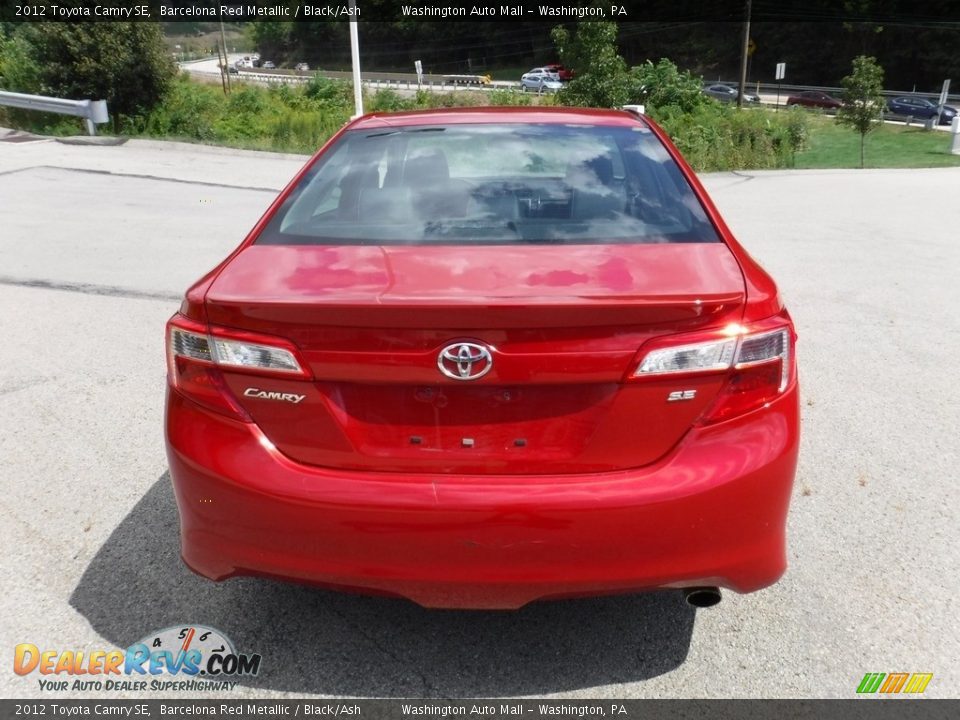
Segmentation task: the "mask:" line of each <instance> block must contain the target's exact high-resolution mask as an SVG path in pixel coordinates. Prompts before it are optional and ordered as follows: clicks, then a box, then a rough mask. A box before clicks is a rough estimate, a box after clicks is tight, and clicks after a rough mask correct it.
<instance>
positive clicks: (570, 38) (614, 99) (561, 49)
mask: <svg viewBox="0 0 960 720" xmlns="http://www.w3.org/2000/svg"><path fill="white" fill-rule="evenodd" d="M550 36H551V38H552V39H553V42H554V45H556V46H557V52H558V54H559V55H560V61H561V62H562V63H563V64H564V65H566V66H567V67H568V68H570V69H571V70H573V72H574V77H573V80H571V81H570V82H569V83H568V84H567V86H566V87H565V88H563V90H561V91H560V93H559V100H560V102H561V103H563V104H564V105H580V106H586V107H608V108H612V107H620V106H621V105H624V104H626V103H628V102H630V101H631V99H633V98H634V97H635V95H636V94H637V91H638V88H637V87H636V79H635V77H634V76H633V75H632V74H631V73H630V71H629V70H628V69H627V61H626V60H624V59H623V58H622V57H620V54H619V53H618V52H617V24H616V23H614V22H580V23H577V28H576V31H575V32H574V33H572V34H571V33H570V31H569V30H567V29H566V28H565V27H563V26H558V27H555V28H554V29H553V31H552V32H551V33H550Z"/></svg>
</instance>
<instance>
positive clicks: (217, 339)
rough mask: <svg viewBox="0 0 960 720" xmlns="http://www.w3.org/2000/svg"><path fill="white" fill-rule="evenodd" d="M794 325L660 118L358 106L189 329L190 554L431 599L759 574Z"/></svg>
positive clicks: (767, 565)
mask: <svg viewBox="0 0 960 720" xmlns="http://www.w3.org/2000/svg"><path fill="white" fill-rule="evenodd" d="M794 340H795V335H794V329H793V326H792V323H791V320H790V316H789V315H788V313H787V310H786V309H785V308H784V306H783V303H782V301H781V299H780V296H779V294H778V292H777V288H776V286H775V285H774V283H773V281H772V280H771V279H770V277H769V276H768V275H767V274H766V273H765V272H764V271H763V270H762V269H761V268H760V267H759V266H758V265H757V263H756V262H755V261H754V260H753V259H751V257H750V256H749V255H748V254H747V253H746V252H745V251H744V250H743V248H742V247H741V246H740V245H739V244H738V242H737V241H736V240H735V239H734V237H733V236H732V234H731V233H730V230H729V229H728V228H727V226H726V225H725V224H724V222H723V220H722V219H721V218H720V215H719V214H718V212H717V210H716V208H715V207H714V206H713V204H712V203H711V201H710V200H709V198H708V197H707V195H706V193H705V192H704V189H703V187H702V186H701V185H700V183H699V182H698V180H697V178H696V176H695V175H694V173H693V171H692V170H691V169H690V167H689V166H688V165H687V164H686V163H685V162H684V160H683V159H682V158H681V157H680V156H679V154H678V152H677V150H676V148H674V147H673V145H672V144H671V143H670V141H669V140H668V139H667V138H666V136H665V135H664V133H663V132H662V131H661V130H660V128H658V127H657V126H656V125H655V124H654V123H653V122H652V121H650V120H649V119H646V118H643V117H638V116H635V115H631V114H628V113H626V112H620V111H606V110H603V111H601V110H582V109H561V108H537V109H529V108H509V109H505V108H471V109H457V110H436V111H425V112H410V113H401V114H393V115H389V114H382V115H381V114H374V115H367V116H364V117H361V118H359V119H357V120H354V121H353V122H351V123H350V124H349V125H347V126H346V127H345V128H343V129H342V130H341V131H340V132H339V133H337V135H335V136H334V137H333V138H332V139H331V140H330V141H329V142H328V143H327V144H326V145H325V146H324V147H323V148H322V149H321V150H320V151H319V152H318V153H317V154H316V156H314V158H313V159H312V160H310V162H309V163H307V165H306V166H305V167H304V168H303V170H302V171H301V172H300V173H299V174H298V175H297V176H296V177H295V178H294V179H293V180H292V181H291V183H290V184H289V185H288V186H287V188H286V189H284V190H283V191H282V192H281V194H280V195H279V197H278V198H277V199H276V201H275V202H274V203H273V204H272V205H271V207H270V208H269V209H268V210H267V212H266V214H265V215H264V216H263V218H262V219H261V220H260V221H259V222H258V223H257V225H256V226H255V227H254V228H253V229H252V230H251V232H250V233H249V235H248V236H247V237H246V238H245V239H244V240H243V242H242V243H241V244H240V246H239V247H238V248H237V249H236V250H235V251H234V252H233V253H232V254H231V255H230V256H229V257H228V258H227V259H226V260H224V261H223V262H222V263H221V264H220V265H219V266H218V267H216V268H215V269H214V270H212V271H211V272H209V273H208V274H207V275H206V276H204V277H203V278H202V279H201V280H200V281H199V282H197V283H196V284H195V285H194V286H193V287H192V288H190V290H188V292H187V294H186V298H185V299H184V301H183V304H182V306H181V308H180V312H178V313H177V314H176V315H174V316H173V317H172V318H171V320H170V322H169V324H168V327H167V354H168V360H169V388H168V393H167V411H166V440H167V454H168V458H169V463H170V471H171V476H172V478H173V484H174V488H175V491H176V497H177V503H178V506H179V510H180V519H181V541H182V555H183V559H184V561H185V562H186V564H187V565H188V566H189V567H190V568H192V569H193V570H194V571H196V572H197V573H199V574H201V575H203V576H205V577H207V578H211V579H213V580H223V579H225V578H229V577H232V576H236V575H262V576H272V577H277V578H283V579H286V580H293V581H298V582H304V583H311V584H316V585H318V586H323V587H332V588H340V589H349V590H359V591H364V592H370V593H377V594H387V595H393V596H402V597H406V598H409V599H411V600H413V601H415V602H417V603H420V604H422V605H424V606H428V607H457V608H517V607H520V606H522V605H524V604H526V603H529V602H531V601H533V600H537V599H542V598H561V597H572V596H583V595H595V594H605V593H620V592H633V591H640V590H648V589H657V588H678V589H683V590H684V591H685V592H686V593H687V598H688V601H689V602H691V603H692V604H694V605H697V606H706V605H710V604H713V603H715V602H717V601H718V600H719V599H720V593H719V589H718V588H719V587H726V588H731V589H733V590H735V591H737V592H744V593H745V592H752V591H755V590H759V589H760V588H763V587H766V586H768V585H770V584H772V583H774V582H776V580H777V579H778V578H779V577H780V576H781V574H782V573H783V572H784V569H785V565H786V558H785V548H784V526H785V521H786V517H787V508H788V502H789V498H790V493H791V486H792V484H793V479H794V473H795V467H796V462H797V448H798V442H799V421H798V391H797V370H796V361H795V354H794Z"/></svg>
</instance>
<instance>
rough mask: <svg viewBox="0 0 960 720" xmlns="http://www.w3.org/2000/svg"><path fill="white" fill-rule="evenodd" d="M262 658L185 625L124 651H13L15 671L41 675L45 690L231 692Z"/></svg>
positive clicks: (30, 647) (210, 631)
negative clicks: (239, 650)
mask: <svg viewBox="0 0 960 720" xmlns="http://www.w3.org/2000/svg"><path fill="white" fill-rule="evenodd" d="M260 659H261V658H260V655H249V654H243V653H238V652H237V651H236V649H235V648H234V645H233V643H232V642H231V641H230V639H229V638H227V636H226V635H224V634H223V633H222V632H220V631H219V630H216V629H214V628H211V627H205V626H203V625H182V626H177V627H169V628H166V629H165V630H160V631H159V632H155V633H150V634H149V635H147V636H146V637H144V638H143V639H142V640H140V642H137V643H134V644H133V645H131V646H130V647H128V648H127V649H126V650H94V651H92V652H83V651H80V650H76V651H74V650H62V651H61V650H47V649H43V650H42V649H40V648H39V647H37V646H36V645H34V644H33V643H20V644H19V645H17V646H16V648H15V649H14V656H13V671H14V672H15V673H16V674H17V675H24V676H27V675H32V674H34V673H37V674H39V675H41V676H42V677H40V678H38V679H37V682H38V683H39V686H40V689H41V690H44V691H52V692H57V691H70V690H96V691H118V692H128V691H131V690H167V691H185V692H195V691H198V690H233V689H234V687H236V685H237V683H238V681H237V680H236V679H235V678H238V677H244V676H248V677H250V676H255V675H256V674H257V673H259V672H260Z"/></svg>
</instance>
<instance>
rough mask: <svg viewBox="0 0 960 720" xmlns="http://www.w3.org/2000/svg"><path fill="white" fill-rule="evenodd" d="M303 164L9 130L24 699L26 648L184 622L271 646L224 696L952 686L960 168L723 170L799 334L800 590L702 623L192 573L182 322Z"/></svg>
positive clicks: (661, 608) (0, 146)
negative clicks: (177, 375) (175, 488)
mask: <svg viewBox="0 0 960 720" xmlns="http://www.w3.org/2000/svg"><path fill="white" fill-rule="evenodd" d="M303 160H304V158H300V157H292V156H278V155H270V154H260V153H243V152H235V151H228V150H217V149H208V148H200V147H194V146H187V145H178V144H172V143H164V144H161V143H151V142H135V141H131V142H129V143H127V144H125V145H120V146H93V145H85V144H80V145H75V144H64V143H59V142H53V141H41V142H31V143H17V144H11V143H3V142H0V307H2V314H0V329H2V333H0V336H2V338H3V342H2V343H0V399H2V405H3V409H4V412H3V413H2V415H0V458H2V463H0V490H2V496H0V536H2V537H3V538H5V539H6V543H5V545H6V552H4V553H2V554H0V567H2V577H3V578H4V589H5V592H3V593H0V691H2V695H3V696H4V697H34V696H42V695H43V694H44V693H43V692H42V691H41V690H40V689H39V687H38V684H37V679H36V678H37V676H36V675H33V676H30V677H20V676H17V675H15V674H14V673H13V672H12V670H11V668H12V656H13V647H14V646H15V645H16V644H17V643H22V642H30V643H34V644H36V645H38V646H42V647H44V648H56V649H61V650H65V649H72V650H84V651H87V652H89V651H92V650H96V649H111V648H114V647H126V646H127V645H129V644H131V643H133V642H136V641H138V640H139V639H141V638H143V637H144V636H146V635H147V634H148V633H150V632H151V631H154V630H159V629H161V628H166V627H169V626H172V625H179V624H181V623H200V624H204V625H210V626H213V627H216V628H219V629H220V630H222V631H224V632H225V633H226V634H227V635H228V636H229V637H230V638H231V639H232V640H233V641H234V643H235V644H236V646H237V647H238V649H241V650H243V651H246V652H256V653H260V654H262V656H263V663H262V668H261V673H260V675H259V676H258V677H257V678H255V679H253V680H251V681H249V682H246V683H244V684H243V685H241V686H240V687H238V688H237V689H236V690H235V691H233V692H231V693H228V694H221V695H213V697H230V698H235V697H260V698H268V697H280V696H284V695H286V694H291V695H292V696H306V695H351V696H365V697H370V696H372V697H383V696H388V697H389V696H428V697H456V696H473V697H484V696H499V695H532V696H544V695H554V696H565V697H731V696H735V697H853V696H854V691H855V689H856V687H857V685H858V683H859V682H860V679H861V678H862V677H863V675H864V673H866V672H895V671H903V672H932V673H933V674H934V677H933V680H932V681H931V683H930V685H929V686H928V688H927V692H926V694H927V695H928V696H932V697H957V695H958V688H960V667H958V665H957V659H958V658H960V623H958V621H957V613H958V611H960V607H958V601H957V598H958V597H960V544H958V543H957V539H956V535H957V528H958V526H960V523H958V518H960V472H958V470H957V468H958V467H960V457H958V448H960V440H958V434H960V433H958V431H960V383H957V382H956V378H957V368H958V366H960V364H958V357H960V320H958V313H957V308H958V307H960V278H958V269H960V236H958V234H957V228H960V168H957V169H935V170H868V171H845V170H837V171H798V172H788V171H774V172H744V173H729V174H719V175H711V176H705V177H704V180H705V182H706V185H707V186H708V189H709V191H710V192H711V194H712V196H713V198H714V200H715V201H716V202H717V204H718V205H719V206H720V209H721V211H722V212H723V213H724V215H725V217H726V219H727V221H728V223H729V224H730V226H731V227H732V229H733V231H734V232H735V233H736V234H737V235H738V237H739V238H740V239H741V241H742V242H743V243H744V244H745V245H746V246H747V247H748V248H749V249H750V250H751V251H752V252H753V254H754V255H755V256H756V257H757V258H758V259H759V260H760V261H761V262H762V263H763V264H764V265H765V267H766V268H767V269H768V270H770V271H771V272H772V274H773V275H774V276H775V277H776V279H777V281H778V283H779V284H780V287H781V290H782V291H783V293H784V295H785V297H786V300H787V302H788V304H789V307H790V309H791V312H792V313H793V316H794V319H795V321H796V324H797V327H798V331H799V334H800V340H799V345H798V356H799V360H800V372H801V382H802V391H803V447H802V451H801V459H800V470H799V474H798V477H797V483H796V487H795V492H794V497H793V505H792V510H791V516H790V526H789V547H790V549H789V557H790V563H791V567H790V570H789V571H788V574H787V575H786V577H785V578H784V579H783V581H782V582H780V583H779V584H778V585H776V586H775V587H773V588H771V589H768V590H765V591H763V592H760V593H757V594H754V595H751V596H737V595H735V594H733V593H726V594H725V599H724V602H723V603H721V604H720V605H719V606H718V607H716V608H712V609H709V610H700V611H693V610H692V609H690V608H688V607H686V606H685V605H684V604H683V602H682V600H681V598H680V596H679V594H677V593H652V594H646V595H638V596H629V597H617V598H605V599H590V600H577V601H565V602H555V603H539V604H534V605H531V606H528V607H526V608H524V609H522V610H520V611H518V612H513V613H489V612H450V611H446V612H438V611H428V610H424V609H421V608H419V607H417V606H415V605H413V604H411V603H408V602H405V601H401V600H387V599H375V598H366V597H357V596H348V595H339V594H335V593H330V592H323V591H318V590H313V589H308V588H303V587H297V586H293V585H286V584H281V583H276V582H271V581H267V580H254V579H237V580H231V581H228V582H226V583H223V584H219V585H216V584H212V583H209V582H207V581H204V580H201V579H199V578H197V577H195V576H193V575H192V574H191V573H190V572H189V571H188V570H186V569H185V568H184V566H183V565H182V564H181V563H180V561H179V558H178V537H177V513H176V507H175V504H174V500H173V496H172V492H171V489H170V484H169V478H168V476H167V474H166V462H165V457H164V452H163V436H162V406H163V394H164V374H165V368H164V354H163V325H164V322H165V321H166V319H167V318H168V317H169V316H170V315H171V314H172V313H173V312H174V311H175V310H176V308H177V307H178V305H179V297H180V295H181V293H182V291H183V290H184V289H185V288H186V287H187V286H188V285H189V284H190V283H191V282H192V281H193V280H194V279H196V278H197V277H199V276H200V275H201V274H203V273H204V272H205V271H206V270H208V269H209V268H210V267H212V266H213V265H214V264H215V263H216V262H217V261H219V259H221V258H222V257H223V256H224V255H225V254H226V253H227V252H228V251H229V250H230V249H231V248H233V247H234V246H235V245H236V244H237V243H238V242H239V241H240V240H241V239H242V237H243V235H244V233H245V232H246V231H247V230H248V229H249V228H250V226H251V225H252V224H253V222H254V221H255V220H256V219H257V217H258V216H259V215H260V214H261V213H262V212H263V210H264V209H266V207H267V205H268V204H269V202H270V200H271V199H272V197H273V196H274V194H275V193H276V190H277V189H279V187H280V186H281V185H282V184H283V183H284V182H285V181H286V180H287V179H289V177H291V176H292V175H293V173H294V172H295V170H296V169H297V168H298V167H300V166H301V165H302V163H303ZM85 695H88V696H90V697H93V696H94V695H93V694H85V693H82V692H79V693H71V694H70V695H69V697H70V698H77V697H84V696H85ZM48 696H49V694H48ZM118 696H119V697H150V696H151V694H150V693H126V694H124V693H121V694H119V695H118ZM62 697H65V696H62ZM168 697H174V696H173V695H168Z"/></svg>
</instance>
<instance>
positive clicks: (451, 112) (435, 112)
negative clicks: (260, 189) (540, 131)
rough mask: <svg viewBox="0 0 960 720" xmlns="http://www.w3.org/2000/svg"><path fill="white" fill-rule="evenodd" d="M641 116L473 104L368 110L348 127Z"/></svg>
mask: <svg viewBox="0 0 960 720" xmlns="http://www.w3.org/2000/svg"><path fill="white" fill-rule="evenodd" d="M638 122H640V118H638V117H637V116H636V115H634V114H632V113H628V112H626V111H625V110H598V109H593V108H571V107H554V108H551V107H538V108H528V107H522V106H521V107H474V108H436V109H432V110H411V111H406V112H399V113H370V114H369V115H364V116H363V117H360V118H357V119H356V120H355V121H353V122H352V123H351V124H350V125H349V126H348V127H349V128H350V129H351V130H366V129H372V128H386V127H406V126H412V125H462V124H467V123H470V124H484V123H488V124H496V123H537V124H543V123H547V124H555V125H563V124H574V125H582V124H590V125H607V126H621V127H631V126H636V125H637V123H638Z"/></svg>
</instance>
